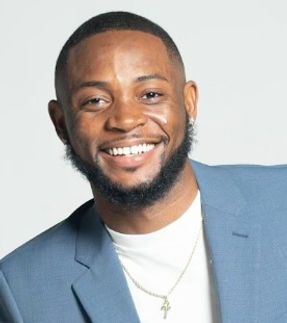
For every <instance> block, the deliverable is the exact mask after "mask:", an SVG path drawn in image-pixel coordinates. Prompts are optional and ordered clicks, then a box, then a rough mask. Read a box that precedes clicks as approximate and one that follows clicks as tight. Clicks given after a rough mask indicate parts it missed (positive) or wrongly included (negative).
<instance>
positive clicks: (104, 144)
mask: <svg viewBox="0 0 287 323" xmlns="http://www.w3.org/2000/svg"><path fill="white" fill-rule="evenodd" d="M67 80H68V81H67V83H66V84H63V86H62V88H61V89H60V93H61V97H60V100H59V101H55V100H52V101H50V102H49V113H50V116H51V119H52V121H53V123H54V125H55V128H56V131H57V134H58V136H59V137H60V139H61V140H62V141H63V142H65V141H67V140H69V142H70V143H71V145H72V146H73V148H74V150H75V151H76V152H77V154H79V155H80V156H81V158H82V159H84V160H85V161H87V162H89V163H91V164H94V163H95V162H97V163H98V164H99V165H100V167H101V169H102V171H103V172H104V173H105V174H106V175H108V176H109V178H110V179H111V180H112V181H114V182H117V183H120V184H121V185H123V186H124V187H135V186H137V185H139V184H141V183H149V182H150V181H151V180H152V179H153V178H154V177H155V176H156V175H157V174H158V173H159V171H160V169H161V167H162V165H163V164H164V163H165V162H166V160H167V159H168V158H169V157H170V156H171V154H172V153H173V152H174V151H175V149H176V148H177V147H178V146H179V144H180V143H181V142H182V140H183V135H184V133H183V129H184V128H185V124H186V118H187V117H189V118H193V119H195V118H196V101H197V89H196V85H195V83H194V82H192V81H189V82H186V81H185V76H184V71H183V67H182V66H181V65H180V63H179V62H178V61H177V60H176V59H175V58H172V57H171V55H169V53H168V51H167V49H166V47H165V45H164V44H163V42H162V41H161V40H160V39H159V38H157V37H155V36H153V35H150V34H148V33H144V32H140V31H108V32H104V33H100V34H97V35H95V36H91V37H89V38H88V39H86V40H84V41H82V42H81V43H79V44H78V45H76V46H75V47H73V48H72V49H71V50H70V53H69V58H68V64H67ZM144 143H146V144H148V145H152V146H153V145H154V146H153V149H152V150H151V151H149V152H146V153H143V154H141V155H134V156H111V155H110V154H109V153H108V150H109V149H113V148H119V147H121V148H122V147H131V146H137V145H139V144H144ZM92 191H93V194H94V197H95V199H96V201H97V209H98V211H99V214H100V216H101V217H102V220H103V221H104V222H105V223H106V224H107V225H108V226H109V227H110V228H112V229H113V230H115V231H118V232H122V233H148V232H152V231H155V230H158V229H160V228H162V227H164V226H166V225H168V224H169V223H171V222H173V221H175V220H176V219H177V218H179V217H180V216H181V215H182V214H183V213H184V212H185V210H187V208H188V207H189V206H190V205H191V203H192V201H193V200H194V198H195V195H196V192H197V183H196V180H195V176H194V173H193V170H192V168H191V166H190V164H189V162H188V161H186V163H185V166H184V168H183V170H182V172H181V174H180V175H179V178H178V180H177V181H176V183H175V185H174V186H173V187H172V189H171V190H170V191H169V193H168V194H167V195H166V196H165V197H164V198H162V199H160V200H158V201H157V202H156V203H155V204H153V205H152V206H149V207H144V208H137V209H129V208H125V207H121V206H119V205H113V204H111V203H110V201H109V198H108V197H106V196H103V195H102V194H101V193H100V192H99V191H98V190H97V187H95V186H93V185H92Z"/></svg>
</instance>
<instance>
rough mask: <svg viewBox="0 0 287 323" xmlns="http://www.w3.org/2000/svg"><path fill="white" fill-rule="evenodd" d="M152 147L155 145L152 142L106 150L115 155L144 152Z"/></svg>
mask: <svg viewBox="0 0 287 323" xmlns="http://www.w3.org/2000/svg"><path fill="white" fill-rule="evenodd" d="M154 147H155V145H154V144H142V145H137V146H131V147H118V148H116V147H114V148H109V149H108V151H107V152H108V153H109V154H110V155H112V156H117V155H124V156H129V155H138V154H141V153H145V152H147V151H150V150H152V149H153V148H154Z"/></svg>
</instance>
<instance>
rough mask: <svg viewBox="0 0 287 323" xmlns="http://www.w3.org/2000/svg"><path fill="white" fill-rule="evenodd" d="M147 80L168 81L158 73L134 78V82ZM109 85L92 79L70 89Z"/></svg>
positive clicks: (74, 90) (105, 86)
mask: <svg viewBox="0 0 287 323" xmlns="http://www.w3.org/2000/svg"><path fill="white" fill-rule="evenodd" d="M149 80H162V81H165V82H168V79H167V78H166V77H164V76H162V75H160V74H157V73H155V74H148V75H142V76H139V77H137V78H136V79H135V81H136V82H145V81H149ZM108 85H109V83H108V82H105V81H96V80H93V81H86V82H81V83H80V84H77V85H76V86H75V87H74V88H73V89H72V92H76V91H78V90H79V89H81V88H84V87H98V88H103V89H105V88H107V87H108Z"/></svg>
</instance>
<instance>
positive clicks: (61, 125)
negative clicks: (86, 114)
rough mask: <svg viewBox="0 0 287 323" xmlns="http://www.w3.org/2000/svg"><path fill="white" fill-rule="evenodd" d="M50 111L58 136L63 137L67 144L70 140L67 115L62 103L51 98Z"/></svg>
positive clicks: (62, 139) (64, 142)
mask: <svg viewBox="0 0 287 323" xmlns="http://www.w3.org/2000/svg"><path fill="white" fill-rule="evenodd" d="M48 111H49V115H50V118H51V120H52V122H53V124H54V127H55V130H56V132H57V135H58V137H59V138H60V139H61V141H62V142H63V144H66V143H67V142H68V136H67V130H66V124H65V115H64V111H63V108H62V106H61V104H60V103H59V102H58V101H56V100H51V101H50V102H49V104H48Z"/></svg>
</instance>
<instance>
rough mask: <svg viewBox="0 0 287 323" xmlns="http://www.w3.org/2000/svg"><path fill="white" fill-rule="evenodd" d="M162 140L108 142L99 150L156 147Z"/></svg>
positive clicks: (145, 139)
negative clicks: (144, 146)
mask: <svg viewBox="0 0 287 323" xmlns="http://www.w3.org/2000/svg"><path fill="white" fill-rule="evenodd" d="M161 141H162V139H158V138H157V139H152V138H140V139H128V140H117V141H110V142H108V143H105V144H102V145H101V146H100V147H99V149H100V150H102V151H107V150H108V149H110V148H123V147H132V146H138V145H143V144H154V145H158V144H159V143H160V142H161Z"/></svg>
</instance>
